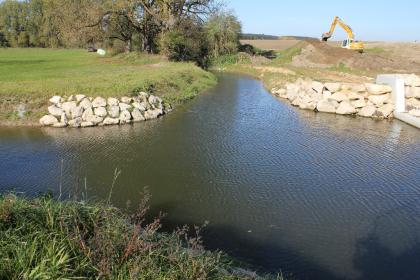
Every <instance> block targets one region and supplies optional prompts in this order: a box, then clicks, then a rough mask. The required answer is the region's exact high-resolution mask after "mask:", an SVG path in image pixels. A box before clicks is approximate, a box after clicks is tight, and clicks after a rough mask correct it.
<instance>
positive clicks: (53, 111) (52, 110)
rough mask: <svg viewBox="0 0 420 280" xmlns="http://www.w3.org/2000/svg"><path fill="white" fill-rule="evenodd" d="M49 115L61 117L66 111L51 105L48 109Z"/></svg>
mask: <svg viewBox="0 0 420 280" xmlns="http://www.w3.org/2000/svg"><path fill="white" fill-rule="evenodd" d="M48 113H50V115H53V116H54V117H57V118H59V117H61V114H63V113H64V110H63V109H61V108H58V107H57V106H56V105H51V106H49V107H48Z"/></svg>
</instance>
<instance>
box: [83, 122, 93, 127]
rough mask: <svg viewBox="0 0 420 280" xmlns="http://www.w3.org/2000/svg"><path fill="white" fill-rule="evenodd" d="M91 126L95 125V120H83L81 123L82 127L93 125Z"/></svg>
mask: <svg viewBox="0 0 420 280" xmlns="http://www.w3.org/2000/svg"><path fill="white" fill-rule="evenodd" d="M91 126H95V124H94V123H93V122H81V123H80V127H91Z"/></svg>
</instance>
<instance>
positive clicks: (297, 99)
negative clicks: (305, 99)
mask: <svg viewBox="0 0 420 280" xmlns="http://www.w3.org/2000/svg"><path fill="white" fill-rule="evenodd" d="M301 100H302V98H301V97H296V98H295V99H294V100H293V101H292V106H299V105H300V103H301ZM148 111H150V110H148ZM148 111H147V112H148Z"/></svg>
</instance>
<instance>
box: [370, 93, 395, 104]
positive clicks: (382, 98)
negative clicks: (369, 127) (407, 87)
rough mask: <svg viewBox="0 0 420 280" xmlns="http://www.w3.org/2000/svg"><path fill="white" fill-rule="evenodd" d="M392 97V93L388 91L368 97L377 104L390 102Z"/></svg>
mask: <svg viewBox="0 0 420 280" xmlns="http://www.w3.org/2000/svg"><path fill="white" fill-rule="evenodd" d="M390 97H391V95H390V94H389V93H386V94H381V95H369V96H368V99H369V101H370V102H372V103H373V104H375V105H376V106H382V105H383V104H385V103H389V102H390Z"/></svg>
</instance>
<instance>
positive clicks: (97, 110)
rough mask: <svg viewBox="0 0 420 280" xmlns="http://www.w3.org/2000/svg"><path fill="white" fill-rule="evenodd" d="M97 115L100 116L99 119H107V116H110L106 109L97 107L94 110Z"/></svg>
mask: <svg viewBox="0 0 420 280" xmlns="http://www.w3.org/2000/svg"><path fill="white" fill-rule="evenodd" d="M94 113H95V115H97V116H99V117H102V118H104V117H106V115H107V114H108V112H107V111H106V108H105V107H97V108H95V110H94Z"/></svg>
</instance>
